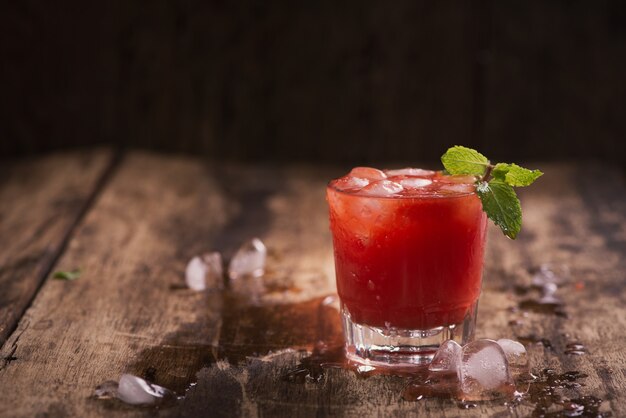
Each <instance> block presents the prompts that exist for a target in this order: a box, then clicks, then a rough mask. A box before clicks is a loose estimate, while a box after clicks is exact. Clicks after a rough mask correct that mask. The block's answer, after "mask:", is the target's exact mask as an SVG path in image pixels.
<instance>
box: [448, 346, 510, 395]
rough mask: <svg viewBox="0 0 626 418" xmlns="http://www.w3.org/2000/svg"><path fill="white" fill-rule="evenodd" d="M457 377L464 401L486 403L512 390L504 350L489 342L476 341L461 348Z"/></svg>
mask: <svg viewBox="0 0 626 418" xmlns="http://www.w3.org/2000/svg"><path fill="white" fill-rule="evenodd" d="M458 376H459V384H460V388H461V391H462V392H463V396H464V398H465V399H467V400H479V399H485V398H487V399H489V398H493V397H494V395H495V394H499V393H501V394H505V393H511V391H512V390H513V389H514V385H513V379H512V378H511V374H510V372H509V366H508V363H507V360H506V355H505V353H504V350H502V347H500V345H499V344H498V343H496V342H495V341H493V340H486V339H485V340H476V341H473V342H471V343H469V344H467V345H465V346H464V347H463V350H462V355H461V365H460V367H459V374H458Z"/></svg>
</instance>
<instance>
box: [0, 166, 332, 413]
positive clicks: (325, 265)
mask: <svg viewBox="0 0 626 418" xmlns="http://www.w3.org/2000/svg"><path fill="white" fill-rule="evenodd" d="M310 172H313V171H312V170H310ZM286 176H287V173H286V172H282V171H281V170H273V169H263V168H257V169H254V170H247V169H245V168H241V169H239V168H232V169H225V170H223V171H220V172H219V173H214V172H213V170H211V169H210V168H208V167H205V166H204V165H203V164H201V163H199V162H198V161H195V160H188V159H167V158H163V157H155V156H150V155H143V154H139V155H133V156H130V157H129V158H127V159H126V160H125V162H124V163H123V166H122V167H121V168H120V170H119V172H118V173H117V174H116V176H115V177H114V178H113V179H112V181H111V184H110V186H109V187H108V188H107V190H106V191H105V192H104V193H103V194H102V195H101V196H100V198H99V199H98V201H97V203H96V204H95V207H94V208H93V210H92V211H91V212H90V213H89V214H88V215H87V217H86V218H85V221H84V223H83V224H82V225H81V226H80V228H79V229H78V230H77V231H76V234H75V235H74V237H73V238H72V240H71V241H70V243H69V245H68V251H67V252H66V253H65V254H64V256H63V257H62V258H61V259H60V261H59V263H58V265H59V266H75V265H80V266H82V267H83V270H84V273H83V276H81V278H80V279H79V280H76V281H73V282H61V281H48V282H46V283H45V285H44V286H43V288H42V291H41V293H40V295H39V296H38V297H37V299H36V300H35V301H34V303H33V305H32V307H31V309H29V311H28V312H27V314H26V315H25V316H24V318H23V319H22V321H21V322H20V325H19V329H18V330H17V331H16V332H15V334H14V335H13V336H12V338H11V340H10V341H9V342H8V344H7V347H16V348H15V351H14V352H13V353H12V355H14V356H15V357H17V360H15V361H12V362H11V363H10V364H7V365H6V366H5V367H4V368H3V369H2V370H0V387H2V388H9V387H10V388H11V390H1V391H0V398H1V400H0V405H1V406H0V415H2V414H3V413H4V414H7V413H9V412H10V414H11V415H14V416H30V415H32V414H33V413H35V411H39V412H42V413H45V412H48V413H50V414H52V415H54V414H61V415H73V416H87V415H90V414H96V415H103V414H108V413H110V410H111V408H114V409H119V410H121V411H122V412H123V411H127V412H128V413H131V414H132V413H133V412H135V411H134V410H130V411H128V408H125V407H118V406H116V405H115V404H111V403H107V402H96V401H93V400H90V399H88V397H89V396H90V395H91V393H92V391H93V389H94V387H95V386H96V385H97V384H99V383H101V382H102V381H104V380H107V379H117V378H118V377H119V375H120V373H122V372H124V371H130V372H134V373H137V374H143V373H144V372H146V369H150V368H151V367H156V371H155V372H154V373H156V379H157V380H158V381H159V382H162V383H163V384H167V385H168V386H170V387H175V386H177V385H178V386H180V383H179V382H180V381H182V382H183V383H184V382H186V381H187V380H188V378H187V376H185V374H186V373H191V377H193V375H194V374H195V372H196V371H197V370H198V368H199V366H200V365H202V364H203V362H204V361H205V359H204V357H206V354H207V353H208V354H209V355H210V354H211V349H210V347H211V346H212V345H217V342H218V341H219V339H220V336H219V332H220V327H219V324H220V321H221V318H220V313H221V304H222V301H221V296H220V295H215V294H209V295H207V294H205V293H195V292H192V291H189V290H185V289H180V286H179V285H180V284H182V276H183V271H184V267H185V264H186V262H187V260H188V259H189V258H191V256H193V255H195V254H198V253H200V252H202V251H207V250H210V249H215V248H219V249H222V250H224V251H225V252H226V254H229V253H232V250H233V248H234V247H235V246H236V245H239V244H240V243H241V242H243V240H244V239H246V238H250V237H251V236H255V235H256V236H260V237H262V238H263V239H264V240H266V242H267V244H268V245H269V246H270V248H271V253H270V255H271V257H270V258H271V259H277V258H279V257H287V258H286V259H287V260H290V261H287V262H283V263H281V264H280V267H281V268H282V269H286V270H284V271H281V270H280V269H274V271H272V272H270V273H271V274H273V275H275V276H276V277H277V278H278V277H280V276H281V275H284V274H289V275H290V277H293V278H298V277H300V279H299V281H300V282H301V283H299V285H300V287H301V288H302V289H304V291H300V292H294V295H293V297H294V299H298V298H303V297H307V298H309V297H312V296H316V295H320V294H325V293H328V292H330V291H332V287H329V286H328V284H327V283H328V282H325V281H322V282H320V278H327V277H328V276H329V275H330V274H331V271H332V264H331V263H330V261H331V258H330V245H329V241H328V238H329V237H328V229H327V227H326V213H325V212H322V213H319V212H318V210H319V208H320V205H321V204H322V203H316V201H317V200H319V201H320V202H323V190H324V189H323V184H324V182H323V180H321V179H319V178H318V179H317V180H315V181H316V182H317V184H318V186H319V187H318V188H317V190H316V192H315V193H313V194H309V193H308V188H307V187H308V186H311V185H312V182H311V181H306V180H303V178H302V176H304V174H301V175H300V177H299V179H295V180H291V181H290V180H289V179H288V178H287V177H286ZM310 176H311V174H309V177H310ZM218 179H219V180H218ZM279 192H280V193H279ZM277 215H280V216H277ZM300 256H302V257H300ZM307 282H308V284H307ZM307 289H311V290H310V291H308V290H307ZM268 297H270V298H271V297H272V295H271V294H269V296H268ZM7 353H8V351H7V349H5V350H3V352H2V354H3V355H5V354H7ZM144 365H146V367H144ZM194 367H195V368H194ZM181 374H182V377H181ZM33 379H34V380H36V381H37V383H36V384H34V385H33V383H32V382H33Z"/></svg>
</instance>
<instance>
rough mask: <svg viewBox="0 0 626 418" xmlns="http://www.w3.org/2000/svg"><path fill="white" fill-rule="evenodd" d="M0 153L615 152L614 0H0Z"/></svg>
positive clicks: (588, 155) (374, 156)
mask: <svg viewBox="0 0 626 418" xmlns="http://www.w3.org/2000/svg"><path fill="white" fill-rule="evenodd" d="M0 54H1V57H2V62H1V67H0V71H1V73H0V76H1V80H2V84H1V90H2V91H1V92H0V155H1V156H3V157H13V156H22V155H27V154H36V153H42V152H47V151H49V150H53V149H66V148H75V147H84V146H92V145H96V144H113V145H114V146H121V147H129V148H147V149H155V150H161V151H164V152H176V153H178V152H181V153H188V154H196V155H201V156H206V157H208V158H213V159H220V160H240V161H259V160H263V161H313V162H320V161H322V162H343V163H348V162H350V163H367V162H368V161H373V160H375V161H380V160H405V161H411V160H417V161H424V160H434V159H436V158H438V157H439V155H441V153H442V152H443V151H444V150H445V148H446V147H447V146H449V145H452V144H464V145H469V146H473V147H477V148H478V149H480V150H481V151H482V152H483V153H484V154H486V155H488V156H490V157H492V158H493V159H496V158H497V159H513V160H521V159H543V160H546V159H547V160H551V159H600V160H604V161H611V162H614V163H617V164H622V165H624V163H625V162H626V2H625V1H618V0H612V1H495V0H493V1H484V0H480V1H465V2H460V1H459V2H449V1H434V0H433V1H415V0H406V1H392V2H369V1H351V2H340V1H314V2H299V1H258V2H257V1H250V0H244V1H232V2H227V1H201V0H198V1H195V0H189V1H163V0H157V1H100V2H85V1H78V0H68V1H63V2H51V1H32V0H26V1H11V2H3V3H2V4H1V6H0Z"/></svg>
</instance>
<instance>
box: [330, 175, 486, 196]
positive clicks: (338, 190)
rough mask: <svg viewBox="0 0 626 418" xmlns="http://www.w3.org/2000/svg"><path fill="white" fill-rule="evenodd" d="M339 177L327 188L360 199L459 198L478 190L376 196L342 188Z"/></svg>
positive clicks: (473, 193) (331, 181)
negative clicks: (335, 183)
mask: <svg viewBox="0 0 626 418" xmlns="http://www.w3.org/2000/svg"><path fill="white" fill-rule="evenodd" d="M337 180H339V179H332V180H330V181H329V182H328V183H327V184H326V190H328V189H330V190H333V191H334V192H337V193H340V194H342V195H345V196H351V197H355V198H358V199H387V200H428V199H458V198H462V197H467V196H471V195H477V194H476V190H474V191H472V192H463V193H454V194H450V195H441V194H422V195H418V196H402V195H393V196H374V195H362V194H358V192H349V191H346V190H341V189H339V188H337V187H336V186H335V185H334V184H333V182H335V181H337Z"/></svg>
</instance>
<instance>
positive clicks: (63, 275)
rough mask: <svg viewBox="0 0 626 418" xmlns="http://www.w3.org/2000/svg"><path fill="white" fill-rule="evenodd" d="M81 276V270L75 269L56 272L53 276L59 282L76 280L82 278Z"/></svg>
mask: <svg viewBox="0 0 626 418" xmlns="http://www.w3.org/2000/svg"><path fill="white" fill-rule="evenodd" d="M80 275H81V271H80V269H75V270H72V271H55V272H54V274H53V275H52V278H53V279H57V280H76V279H78V278H79V277H80Z"/></svg>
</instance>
